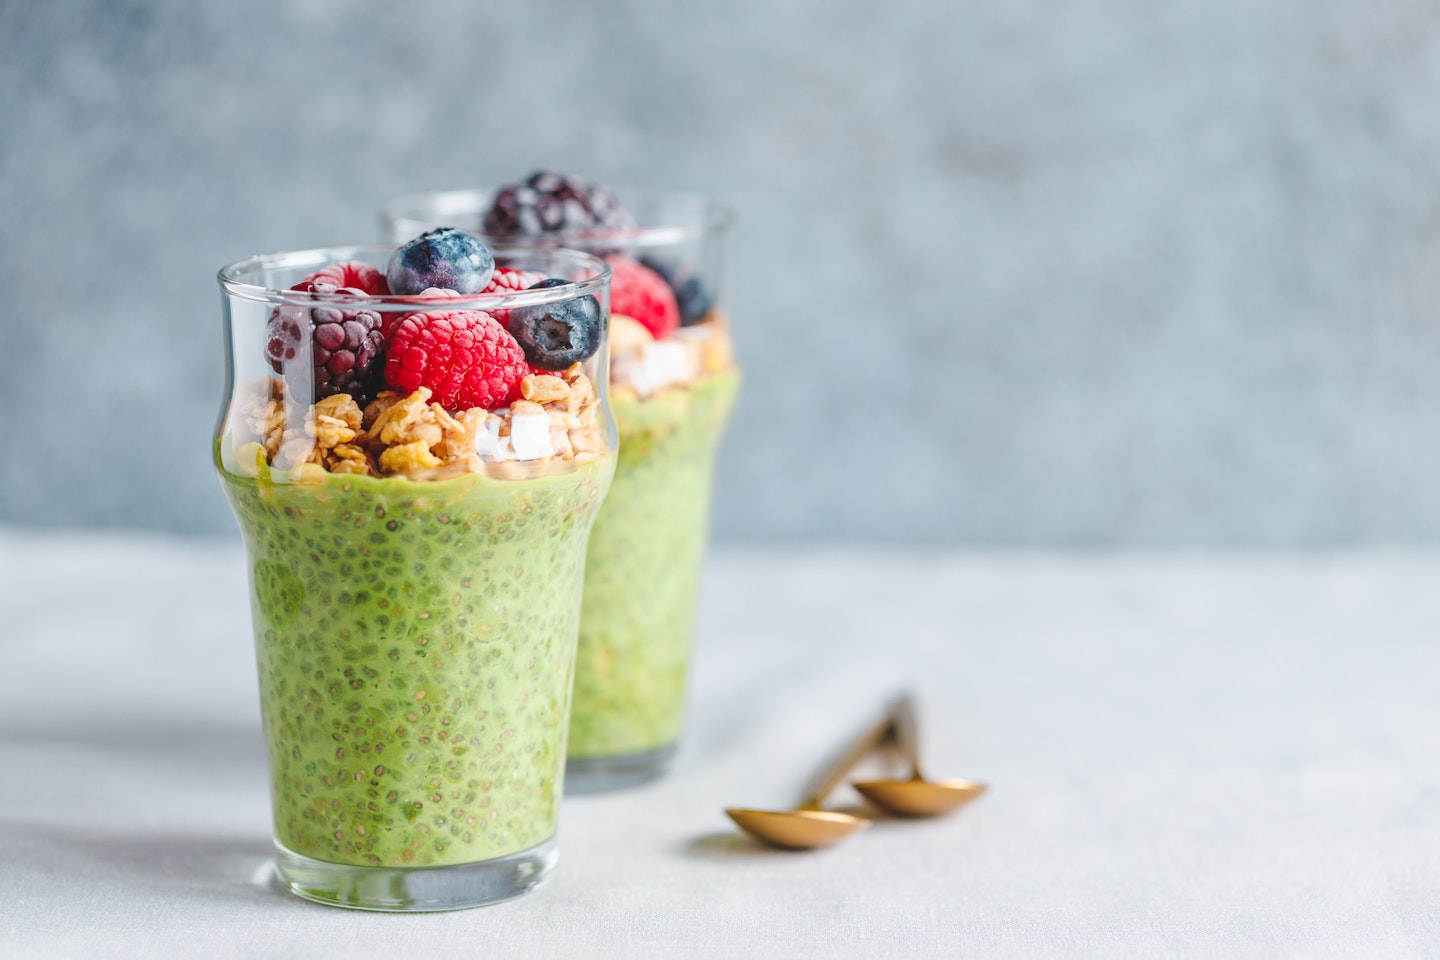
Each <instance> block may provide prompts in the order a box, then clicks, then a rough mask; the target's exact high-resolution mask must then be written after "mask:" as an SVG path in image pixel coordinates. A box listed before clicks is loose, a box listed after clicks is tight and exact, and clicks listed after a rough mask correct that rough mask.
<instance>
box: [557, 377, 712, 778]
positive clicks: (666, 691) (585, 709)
mask: <svg viewBox="0 0 1440 960" xmlns="http://www.w3.org/2000/svg"><path fill="white" fill-rule="evenodd" d="M738 387H739V374H738V373H737V372H736V371H735V370H734V369H733V368H731V369H730V370H729V371H727V372H723V373H718V374H715V375H711V376H706V377H703V378H701V379H700V380H697V381H695V382H694V383H693V384H691V385H690V386H689V388H688V389H683V390H667V391H664V392H662V393H658V394H656V395H655V396H653V397H650V398H648V399H645V400H638V399H634V398H631V399H621V398H620V397H616V398H615V399H614V401H613V410H614V413H615V420H616V424H617V426H618V427H619V432H620V438H621V440H620V459H619V463H618V465H617V466H616V469H615V478H614V482H613V484H612V486H611V488H610V493H609V495H608V496H607V497H606V500H605V506H604V509H603V510H601V512H600V516H599V518H598V519H597V520H596V522H595V528H594V531H593V532H592V533H591V536H590V546H589V553H588V558H587V561H586V574H585V591H584V603H583V605H582V612H581V617H580V646H579V654H578V658H577V661H576V667H575V698H574V702H573V704H572V708H571V718H570V747H569V756H570V758H571V759H588V758H592V757H609V756H618V755H624V754H632V753H640V752H643V751H647V750H652V749H656V748H659V747H663V746H666V745H667V744H671V743H673V742H674V741H675V740H676V739H677V738H678V737H679V736H680V732H681V727H682V725H683V723H684V714H685V676H686V672H687V668H688V666H689V661H690V647H691V642H692V639H693V636H694V630H695V600H696V593H697V591H698V589H699V582H700V568H701V560H702V558H703V555H704V552H705V541H706V532H707V527H708V519H709V512H710V488H711V483H712V477H713V474H714V464H715V453H716V449H717V447H718V446H719V442H720V436H721V433H722V431H723V429H724V426H725V421H726V418H727V416H728V414H729V411H730V408H731V406H732V405H733V403H734V401H735V395H736V392H737V389H738Z"/></svg>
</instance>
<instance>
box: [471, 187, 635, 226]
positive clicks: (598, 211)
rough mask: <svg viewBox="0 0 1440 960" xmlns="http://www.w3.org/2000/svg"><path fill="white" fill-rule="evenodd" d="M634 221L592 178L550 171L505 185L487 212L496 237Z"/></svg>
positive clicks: (486, 223) (486, 215)
mask: <svg viewBox="0 0 1440 960" xmlns="http://www.w3.org/2000/svg"><path fill="white" fill-rule="evenodd" d="M634 226H635V220H634V218H632V217H631V216H630V214H628V213H626V212H625V210H624V208H623V207H621V206H620V202H619V201H618V200H616V199H615V195H614V194H612V193H611V192H610V191H608V190H605V189H604V188H602V187H599V186H597V185H595V184H593V183H591V182H590V181H589V180H582V179H581V178H579V177H567V176H562V175H561V174H558V173H551V172H550V171H548V170H539V171H536V172H535V173H532V174H531V175H530V177H529V179H527V180H525V181H524V182H523V183H512V184H510V185H509V186H506V187H502V188H501V189H500V191H499V192H498V193H496V194H495V199H494V200H493V201H491V204H490V209H489V211H487V212H486V214H485V232H486V233H488V234H490V235H491V236H497V237H515V236H520V237H533V236H536V235H538V234H542V233H574V232H577V231H585V230H629V229H631V228H633V227H634Z"/></svg>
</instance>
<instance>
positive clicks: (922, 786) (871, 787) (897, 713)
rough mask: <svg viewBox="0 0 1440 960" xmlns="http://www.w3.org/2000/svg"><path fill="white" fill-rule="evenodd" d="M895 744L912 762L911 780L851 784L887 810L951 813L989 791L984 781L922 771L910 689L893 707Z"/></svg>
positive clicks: (918, 814)
mask: <svg viewBox="0 0 1440 960" xmlns="http://www.w3.org/2000/svg"><path fill="white" fill-rule="evenodd" d="M890 716H891V718H892V720H893V735H894V740H895V746H896V748H897V749H898V750H899V751H900V754H901V756H903V757H904V758H905V760H906V761H907V762H908V763H909V764H910V779H908V780H858V781H856V782H854V783H852V784H851V786H853V787H854V788H855V789H856V790H858V791H860V794H861V796H863V797H864V798H865V799H866V800H869V801H870V802H871V803H873V804H875V806H877V807H879V808H880V809H882V810H884V811H886V812H887V813H893V814H895V815H897V816H901V817H933V816H936V815H938V814H942V813H949V812H950V811H951V810H954V809H955V808H956V807H959V806H961V805H963V804H966V803H969V802H970V801H971V800H974V799H975V798H976V797H978V796H980V794H982V793H984V792H985V785H984V784H983V783H976V782H975V781H973V780H961V779H959V778H958V777H956V778H951V779H947V780H926V779H925V777H924V776H923V775H922V774H921V773H920V746H919V739H918V737H917V735H916V732H915V730H916V722H915V701H914V700H913V699H912V698H911V696H910V695H909V694H908V693H907V694H904V695H903V696H901V697H900V699H899V700H897V701H895V704H894V705H893V706H892V707H891V708H890Z"/></svg>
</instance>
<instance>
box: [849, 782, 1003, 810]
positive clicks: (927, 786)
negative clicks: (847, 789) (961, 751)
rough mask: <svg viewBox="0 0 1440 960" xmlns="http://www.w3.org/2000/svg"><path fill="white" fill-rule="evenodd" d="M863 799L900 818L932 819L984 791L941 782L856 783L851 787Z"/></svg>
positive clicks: (980, 787)
mask: <svg viewBox="0 0 1440 960" xmlns="http://www.w3.org/2000/svg"><path fill="white" fill-rule="evenodd" d="M851 786H853V787H854V788H855V789H856V790H858V791H859V792H860V795H861V796H862V797H864V798H865V799H866V800H869V801H870V802H871V803H873V804H875V806H877V807H879V808H880V809H882V810H884V811H886V812H887V813H893V814H895V815H896V816H900V817H936V816H939V815H940V814H942V813H949V812H950V811H951V810H954V809H955V808H957V807H962V806H964V805H965V804H967V803H969V802H970V801H971V800H974V799H975V798H976V797H978V796H980V794H982V793H984V792H985V785H984V784H983V783H976V782H975V781H973V780H963V779H961V778H959V777H952V778H948V779H945V780H858V781H856V782H854V783H852V784H851Z"/></svg>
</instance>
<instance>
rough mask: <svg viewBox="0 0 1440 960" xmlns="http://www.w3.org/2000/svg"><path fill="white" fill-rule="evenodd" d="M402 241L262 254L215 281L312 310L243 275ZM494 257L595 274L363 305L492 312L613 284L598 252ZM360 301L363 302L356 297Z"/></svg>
mask: <svg viewBox="0 0 1440 960" xmlns="http://www.w3.org/2000/svg"><path fill="white" fill-rule="evenodd" d="M399 246H400V244H398V243H360V244H351V245H349V246H340V247H312V248H310V249H308V250H287V251H283V252H280V253H262V254H259V255H258V256H253V257H246V258H245V259H243V260H236V261H235V262H233V263H227V264H226V265H225V266H223V267H221V268H220V269H219V270H218V271H217V272H216V274H215V279H216V280H217V281H218V282H219V284H220V287H221V289H222V290H224V291H225V293H226V294H227V295H229V296H233V297H239V298H241V299H244V300H253V301H256V302H259V303H273V304H301V305H306V306H314V305H315V298H314V296H312V295H311V294H309V293H306V292H304V291H301V290H290V289H284V290H280V289H276V288H274V287H266V286H262V285H260V284H256V283H249V282H246V280H245V279H243V278H245V277H247V276H249V277H253V276H254V275H255V274H257V273H260V272H262V271H265V270H276V269H287V268H292V269H293V268H297V267H309V268H313V269H316V270H318V269H320V268H321V267H325V266H329V265H330V264H334V263H342V262H344V261H347V260H356V259H359V258H361V257H363V256H364V255H366V254H389V253H392V252H394V250H395V249H396V248H397V247H399ZM488 246H489V247H490V251H491V253H493V254H497V255H501V254H508V255H515V254H520V255H524V254H532V255H540V256H546V257H556V258H558V259H559V260H561V261H562V262H567V263H568V264H569V265H570V266H572V267H580V268H582V269H586V270H589V271H591V272H592V274H593V275H592V276H590V277H587V278H585V279H584V280H571V281H568V282H567V283H566V284H565V285H564V286H555V287H544V288H542V289H539V290H512V291H507V292H505V293H467V294H461V295H459V296H456V297H446V298H444V299H438V298H434V297H424V296H420V295H418V294H408V295H407V294H394V293H386V294H367V295H366V296H365V297H364V300H363V302H365V303H367V304H373V305H374V306H375V307H376V308H378V309H389V308H394V309H406V310H410V311H414V310H416V309H417V308H423V307H430V308H432V309H447V310H489V309H492V308H501V307H503V308H507V309H508V308H511V307H528V306H538V305H540V304H544V303H559V302H562V301H565V300H573V299H575V298H577V297H581V296H585V295H586V294H591V295H593V294H595V293H596V291H598V290H600V289H602V288H604V287H605V286H606V285H608V284H609V283H610V276H611V273H612V271H611V269H610V264H608V263H606V262H605V260H603V259H602V258H600V257H597V256H595V255H594V254H590V253H586V252H585V251H583V250H571V249H569V248H566V247H561V246H548V245H540V244H530V243H515V244H509V243H495V244H488ZM356 299H357V301H359V299H360V298H356Z"/></svg>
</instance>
